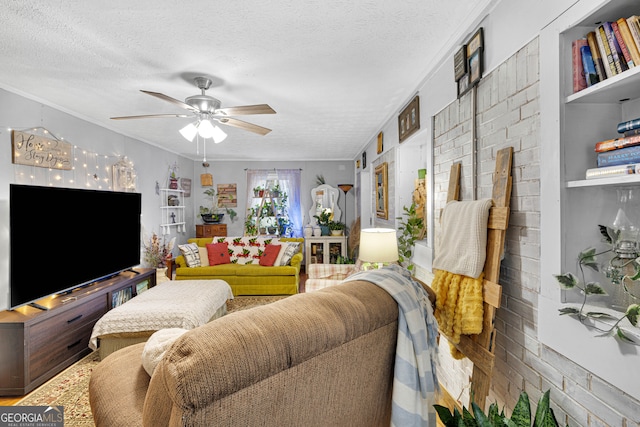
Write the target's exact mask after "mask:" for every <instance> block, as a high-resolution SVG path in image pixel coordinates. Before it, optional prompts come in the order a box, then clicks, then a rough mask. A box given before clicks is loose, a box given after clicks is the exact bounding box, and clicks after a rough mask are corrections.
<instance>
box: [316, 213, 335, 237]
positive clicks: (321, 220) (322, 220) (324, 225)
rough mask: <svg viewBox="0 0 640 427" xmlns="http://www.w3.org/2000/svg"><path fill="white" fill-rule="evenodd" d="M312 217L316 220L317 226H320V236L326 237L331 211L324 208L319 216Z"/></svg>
mask: <svg viewBox="0 0 640 427" xmlns="http://www.w3.org/2000/svg"><path fill="white" fill-rule="evenodd" d="M313 217H314V218H315V219H317V220H318V225H319V226H320V229H321V230H322V235H323V236H328V235H329V222H330V221H331V218H332V217H333V212H332V211H331V209H329V208H324V209H323V210H322V212H320V215H314V216H313Z"/></svg>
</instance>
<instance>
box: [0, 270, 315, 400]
mask: <svg viewBox="0 0 640 427" xmlns="http://www.w3.org/2000/svg"><path fill="white" fill-rule="evenodd" d="M306 281H307V274H306V273H304V271H301V272H300V287H299V290H298V292H304V283H305V282H306ZM36 390H37V389H36ZM34 391H35V390H34ZM32 393H33V392H32ZM23 397H25V396H0V406H13V405H15V404H16V403H18V401H19V400H21V399H22V398H23Z"/></svg>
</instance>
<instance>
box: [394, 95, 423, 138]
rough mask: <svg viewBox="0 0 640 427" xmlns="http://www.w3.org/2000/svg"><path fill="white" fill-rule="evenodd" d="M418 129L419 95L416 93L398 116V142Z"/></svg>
mask: <svg viewBox="0 0 640 427" xmlns="http://www.w3.org/2000/svg"><path fill="white" fill-rule="evenodd" d="M418 129H420V97H418V96H417V95H416V97H415V98H413V100H412V101H411V102H410V103H409V105H407V106H406V107H405V108H404V110H402V112H401V113H400V115H399V116H398V134H399V135H400V142H402V141H404V140H405V139H407V138H408V137H409V136H410V135H411V134H413V133H414V132H415V131H417V130H418Z"/></svg>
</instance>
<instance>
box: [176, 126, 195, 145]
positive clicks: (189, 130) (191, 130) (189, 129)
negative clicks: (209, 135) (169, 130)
mask: <svg viewBox="0 0 640 427" xmlns="http://www.w3.org/2000/svg"><path fill="white" fill-rule="evenodd" d="M197 133H198V128H197V127H196V125H194V124H193V123H189V124H188V125H186V126H185V127H183V128H182V129H180V134H181V135H182V136H183V137H184V138H185V139H186V140H187V141H189V142H191V141H193V138H195V137H196V134H197Z"/></svg>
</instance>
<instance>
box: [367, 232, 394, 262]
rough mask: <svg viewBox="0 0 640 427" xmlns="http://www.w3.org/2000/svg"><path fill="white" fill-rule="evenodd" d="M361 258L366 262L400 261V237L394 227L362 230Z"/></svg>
mask: <svg viewBox="0 0 640 427" xmlns="http://www.w3.org/2000/svg"><path fill="white" fill-rule="evenodd" d="M359 258H360V260H361V261H364V262H396V261H398V238H397V236H396V230H394V229H392V228H365V229H363V230H360V252H359Z"/></svg>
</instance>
